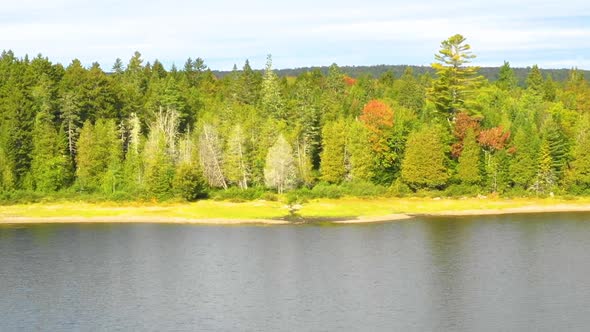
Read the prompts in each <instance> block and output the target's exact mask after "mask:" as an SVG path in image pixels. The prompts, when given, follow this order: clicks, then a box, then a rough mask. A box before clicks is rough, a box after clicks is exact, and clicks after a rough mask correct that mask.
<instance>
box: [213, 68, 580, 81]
mask: <svg viewBox="0 0 590 332" xmlns="http://www.w3.org/2000/svg"><path fill="white" fill-rule="evenodd" d="M407 67H412V68H413V70H414V74H417V75H422V74H424V73H427V72H428V73H431V74H433V75H434V70H433V69H432V68H431V67H430V66H406V65H375V66H342V67H340V69H341V70H342V71H343V72H344V73H346V74H347V75H349V76H351V77H354V78H358V77H360V76H363V75H370V76H372V77H380V76H381V75H383V74H384V73H386V72H387V71H389V70H391V71H392V72H393V74H394V75H395V77H400V76H401V75H402V74H403V72H404V70H405V69H406V68H407ZM328 68H329V67H328V66H322V67H303V68H293V69H278V70H275V72H276V73H277V74H278V75H279V76H281V77H283V76H298V75H299V74H301V73H304V72H308V71H312V70H316V69H318V70H320V71H321V72H322V73H323V74H324V75H325V74H327V73H328ZM499 69H500V68H499V67H482V68H480V70H479V73H480V74H481V75H483V76H484V77H486V78H487V79H488V80H490V81H495V80H496V79H497V77H498V71H499ZM513 69H514V73H515V74H516V77H517V78H518V82H519V84H520V85H524V82H525V80H526V77H527V75H528V72H529V70H530V67H528V68H513ZM569 71H570V69H541V72H542V73H543V75H544V76H545V77H547V75H548V74H550V75H551V77H552V78H553V80H554V81H559V82H561V81H565V80H567V77H568V72H569ZM580 71H581V72H582V73H583V74H584V76H585V77H586V78H590V71H588V70H580ZM213 73H214V74H215V75H216V76H217V77H223V76H225V75H227V74H228V73H230V72H229V71H213Z"/></svg>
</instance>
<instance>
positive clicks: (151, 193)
mask: <svg viewBox="0 0 590 332" xmlns="http://www.w3.org/2000/svg"><path fill="white" fill-rule="evenodd" d="M474 57H475V55H473V54H472V53H471V51H470V47H469V45H468V44H466V43H465V39H464V38H463V37H462V36H460V35H455V36H453V37H451V38H449V39H448V40H445V41H443V42H442V43H441V49H440V51H439V53H438V54H437V55H436V56H435V62H434V63H433V65H432V70H433V71H434V73H435V74H434V75H431V74H428V73H426V74H423V75H417V74H415V73H414V72H413V70H412V68H411V67H410V68H407V69H406V70H405V72H404V73H403V74H401V75H399V76H398V75H394V74H392V72H386V73H384V74H383V75H381V76H380V77H379V78H376V79H373V78H370V77H368V76H363V77H360V78H358V79H354V78H351V77H349V76H347V75H345V74H344V73H343V71H342V70H341V69H340V68H339V67H338V66H337V65H332V66H331V67H330V68H329V70H328V72H327V74H323V73H322V72H320V71H319V70H312V71H308V72H303V73H301V74H299V75H298V76H297V77H282V78H280V77H279V76H278V75H277V74H276V72H275V71H273V70H272V61H271V58H270V56H269V57H268V60H267V65H266V70H265V71H264V72H258V71H254V70H252V68H250V65H249V63H248V62H247V61H246V63H245V64H244V66H243V68H242V69H241V70H238V69H237V68H235V69H234V70H233V71H232V72H231V73H230V74H228V75H225V76H224V77H223V78H217V77H216V76H215V75H214V74H213V73H212V72H211V71H210V70H209V69H207V67H206V66H205V64H204V62H203V60H201V59H199V58H197V59H196V60H192V59H188V60H187V61H186V63H185V65H184V67H183V68H182V70H179V69H177V68H172V69H171V70H170V71H167V70H166V69H165V68H164V67H163V66H162V64H161V63H160V62H158V61H157V60H156V61H154V62H153V63H144V60H143V59H142V58H141V54H140V53H137V52H136V53H135V54H134V56H133V57H132V58H131V59H130V60H129V62H128V63H127V64H126V65H124V64H123V63H122V61H121V60H119V59H117V61H116V62H115V65H114V67H113V68H112V74H110V75H107V74H106V73H105V71H103V69H101V67H100V66H99V65H98V64H96V63H95V64H93V65H92V66H91V67H90V68H85V67H83V66H82V65H81V63H80V62H79V61H78V60H74V61H72V63H70V64H69V65H68V66H67V67H65V68H64V67H63V66H61V65H60V64H52V63H51V62H50V61H49V60H48V59H47V58H43V57H42V56H38V57H35V58H33V59H29V58H28V57H25V58H17V57H15V55H14V54H13V53H12V52H10V51H5V52H3V53H2V55H1V57H0V128H1V132H0V192H1V195H2V197H4V199H7V198H10V197H15V195H16V196H18V194H19V193H23V192H26V193H35V192H36V193H40V195H47V194H54V193H74V194H80V193H99V194H102V195H105V196H106V197H111V198H113V199H116V198H127V199H152V198H154V199H168V198H172V197H180V198H183V199H186V200H194V199H197V198H199V197H203V196H204V195H206V193H207V192H208V191H210V190H215V191H216V192H219V193H221V196H223V195H224V193H232V194H231V195H242V196H243V197H249V196H252V197H259V195H260V194H261V193H263V191H264V190H273V191H276V192H279V193H282V192H286V191H292V190H295V189H296V192H299V193H301V194H305V193H307V194H310V195H311V194H313V193H316V194H318V193H321V192H325V191H330V190H333V189H334V188H348V189H346V190H347V192H354V188H364V189H363V190H365V189H366V191H368V192H371V193H382V192H383V191H382V190H380V189H379V188H389V189H388V190H389V192H390V193H392V194H397V195H405V194H412V193H416V192H418V193H420V192H423V191H441V190H444V191H445V192H446V193H447V194H450V195H475V194H486V193H499V194H504V195H529V194H535V195H549V194H551V193H559V194H566V193H568V194H590V148H589V146H590V85H589V84H588V82H587V81H586V80H585V78H584V77H583V74H582V72H580V71H578V70H576V69H572V70H571V71H570V72H569V76H568V78H567V80H565V81H564V82H557V81H555V80H553V79H552V77H551V76H549V75H543V73H542V72H541V70H540V69H539V68H538V67H537V66H533V67H532V68H531V70H530V71H529V72H528V74H527V78H526V86H525V87H520V86H519V85H518V84H517V77H516V75H515V73H514V70H513V69H512V68H510V66H509V64H508V63H507V62H506V63H505V64H504V66H502V67H501V68H500V70H499V72H498V77H497V78H496V79H495V80H494V82H490V81H489V80H487V79H485V78H484V77H483V76H480V74H479V73H478V68H477V67H472V66H470V65H469V63H470V60H471V59H473V58H474ZM329 188H332V189H329ZM375 188H377V189H375ZM231 195H230V196H231ZM257 195H258V196H257Z"/></svg>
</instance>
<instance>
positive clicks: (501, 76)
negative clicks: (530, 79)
mask: <svg viewBox="0 0 590 332" xmlns="http://www.w3.org/2000/svg"><path fill="white" fill-rule="evenodd" d="M517 83H518V80H517V79H516V75H515V74H514V70H513V69H512V68H510V63H509V62H508V61H504V64H503V65H502V67H500V71H499V73H498V80H497V81H496V86H497V87H499V88H500V89H502V90H505V91H510V90H513V89H515V88H516V85H517Z"/></svg>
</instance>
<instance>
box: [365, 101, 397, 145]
mask: <svg viewBox="0 0 590 332" xmlns="http://www.w3.org/2000/svg"><path fill="white" fill-rule="evenodd" d="M359 119H360V121H361V122H362V123H363V124H364V125H365V127H366V128H367V129H369V131H371V137H370V141H371V144H372V145H373V150H374V151H375V152H383V151H385V150H386V149H387V146H386V137H384V136H385V135H383V132H384V131H385V130H387V129H389V128H391V127H393V110H392V109H391V107H389V105H387V104H385V103H384V102H382V101H380V100H371V101H369V102H368V103H367V104H366V105H365V107H363V110H362V113H361V116H360V118H359Z"/></svg>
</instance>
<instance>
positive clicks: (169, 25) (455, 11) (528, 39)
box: [0, 0, 590, 70]
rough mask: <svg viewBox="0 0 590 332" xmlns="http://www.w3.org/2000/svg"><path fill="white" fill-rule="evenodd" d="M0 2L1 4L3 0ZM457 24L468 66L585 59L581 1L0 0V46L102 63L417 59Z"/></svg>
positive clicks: (424, 59) (588, 40) (222, 66)
mask: <svg viewBox="0 0 590 332" xmlns="http://www.w3.org/2000/svg"><path fill="white" fill-rule="evenodd" d="M5 2H6V3H5ZM456 33H460V34H462V35H463V36H465V37H466V38H467V43H469V44H470V45H471V47H472V51H473V53H474V54H476V55H477V58H476V59H475V60H474V61H473V63H474V64H475V65H479V66H500V65H501V64H502V63H503V61H504V60H507V61H509V62H510V64H511V66H513V67H527V66H532V65H534V64H537V65H539V66H540V67H542V68H571V67H578V68H581V69H590V1H588V0H562V1H555V0H551V1H548V0H518V1H517V0H494V1H489V0H487V1H476V0H471V1H437V0H427V1H423V0H413V1H410V0H405V1H397V0H392V1H381V0H363V1H359V0H354V1H350V0H326V1H322V0H297V1H286V2H285V3H283V2H282V1H257V0H249V1H243V0H217V1H183V0H167V1H150V0H142V1H140V0H130V1H123V0H98V1H97V0H92V1H87V0H51V1H47V0H18V1H2V4H0V49H6V50H8V49H11V50H13V51H14V52H15V54H16V55H17V56H24V55H25V54H29V55H31V56H34V55H37V54H39V53H41V54H42V55H43V56H47V57H49V59H50V60H51V61H54V62H60V63H62V64H64V65H67V64H68V63H70V62H71V60H72V59H74V58H78V59H79V60H81V61H82V63H83V64H85V65H90V64H91V63H93V62H98V63H100V64H101V66H102V68H103V69H105V70H109V69H110V68H111V67H112V64H113V62H114V60H115V59H116V58H121V59H122V60H123V63H127V61H128V60H129V58H130V57H131V56H132V55H133V53H134V51H139V52H140V53H141V54H142V56H143V58H144V59H145V60H146V61H153V60H154V59H158V60H160V61H161V62H162V63H163V64H164V65H165V66H166V67H168V68H170V67H171V66H172V64H176V66H177V67H182V66H183V64H184V62H185V61H186V59H187V58H189V57H191V58H193V59H194V58H196V57H201V58H203V59H204V60H205V64H206V65H207V66H209V68H211V69H214V70H229V69H231V68H232V67H233V65H234V64H237V66H238V67H242V65H243V64H244V61H245V60H246V59H249V61H250V63H251V65H252V67H253V68H262V67H263V66H264V62H265V58H266V55H267V54H272V57H273V67H274V68H295V67H308V66H322V65H330V64H332V63H337V64H338V65H341V66H344V65H376V64H388V65H405V64H409V65H429V64H430V63H432V62H433V61H434V54H435V53H436V52H437V51H438V49H439V46H440V42H441V41H443V40H445V39H447V38H448V37H450V36H452V35H454V34H456Z"/></svg>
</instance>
